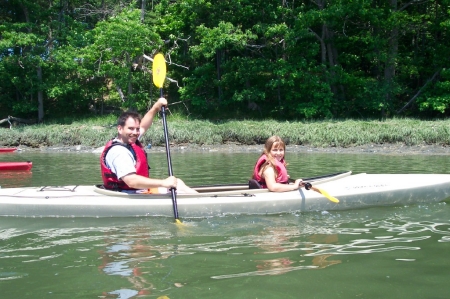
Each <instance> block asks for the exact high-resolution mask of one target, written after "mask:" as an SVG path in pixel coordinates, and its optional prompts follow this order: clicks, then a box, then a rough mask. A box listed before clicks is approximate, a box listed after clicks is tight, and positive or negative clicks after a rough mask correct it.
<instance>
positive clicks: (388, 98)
mask: <svg viewBox="0 0 450 299" xmlns="http://www.w3.org/2000/svg"><path fill="white" fill-rule="evenodd" d="M389 4H390V6H391V9H392V11H393V12H394V13H395V12H397V0H389ZM388 47H389V48H388V49H387V57H386V62H385V67H384V86H385V94H384V100H385V109H388V110H390V107H391V106H392V93H393V89H394V84H393V83H394V78H395V61H396V58H397V54H398V27H397V25H396V26H395V27H394V28H392V30H391V32H390V33H389V42H388ZM386 116H387V112H386V110H384V109H383V110H382V115H381V117H382V118H386Z"/></svg>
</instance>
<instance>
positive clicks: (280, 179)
mask: <svg viewBox="0 0 450 299" xmlns="http://www.w3.org/2000/svg"><path fill="white" fill-rule="evenodd" d="M267 160H268V159H267V156H266V155H265V154H263V155H261V157H259V159H258V161H257V162H256V164H255V168H254V169H253V179H255V180H257V181H258V183H260V184H261V187H263V188H267V185H266V180H265V179H264V178H262V177H261V175H260V174H259V171H260V170H261V167H262V166H263V165H264V163H266V162H267ZM274 160H275V161H276V162H275V163H276V164H275V166H276V168H277V173H278V175H277V177H276V178H275V181H276V182H277V183H281V184H288V183H289V176H288V173H287V169H286V162H284V159H283V160H281V161H278V160H276V159H274Z"/></svg>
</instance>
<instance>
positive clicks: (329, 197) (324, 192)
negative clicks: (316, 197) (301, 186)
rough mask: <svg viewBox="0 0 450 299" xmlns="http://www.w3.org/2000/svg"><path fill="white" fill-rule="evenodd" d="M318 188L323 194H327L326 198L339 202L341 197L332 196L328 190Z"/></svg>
mask: <svg viewBox="0 0 450 299" xmlns="http://www.w3.org/2000/svg"><path fill="white" fill-rule="evenodd" d="M317 190H319V192H320V193H321V194H322V195H323V196H325V197H326V198H328V199H329V200H330V201H332V202H335V203H338V202H339V199H337V198H336V197H333V196H331V195H330V194H328V192H327V191H324V190H322V189H319V188H317Z"/></svg>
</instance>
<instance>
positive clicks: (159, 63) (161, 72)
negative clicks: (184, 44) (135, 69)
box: [152, 53, 166, 88]
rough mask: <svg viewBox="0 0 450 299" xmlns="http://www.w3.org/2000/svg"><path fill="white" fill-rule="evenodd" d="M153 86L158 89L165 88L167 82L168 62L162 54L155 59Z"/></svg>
mask: <svg viewBox="0 0 450 299" xmlns="http://www.w3.org/2000/svg"><path fill="white" fill-rule="evenodd" d="M152 69H153V84H155V86H156V87H158V88H163V85H164V80H166V60H165V59H164V56H163V55H162V54H161V53H158V54H156V55H155V57H154V58H153V65H152Z"/></svg>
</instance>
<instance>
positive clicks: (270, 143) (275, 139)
mask: <svg viewBox="0 0 450 299" xmlns="http://www.w3.org/2000/svg"><path fill="white" fill-rule="evenodd" d="M272 147H277V148H279V147H282V148H283V149H284V151H286V144H285V143H284V140H283V139H281V137H280V136H276V135H274V136H272V137H269V138H268V139H267V140H266V143H265V144H264V150H263V153H262V155H266V156H267V161H266V163H264V165H262V167H261V169H260V173H261V174H262V173H263V172H264V170H265V169H266V168H267V167H269V166H271V167H273V170H274V171H275V177H277V176H278V170H277V167H276V161H275V158H274V157H272V155H271V154H270V151H271V150H272ZM283 160H284V159H283ZM283 163H284V165H286V163H285V162H284V161H283Z"/></svg>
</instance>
